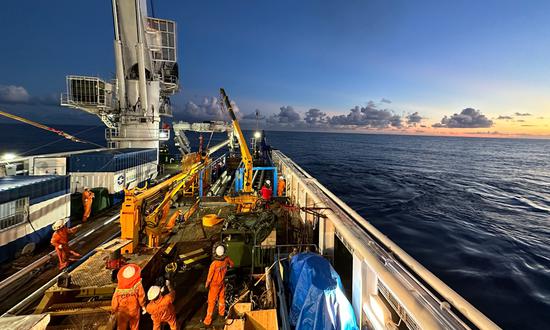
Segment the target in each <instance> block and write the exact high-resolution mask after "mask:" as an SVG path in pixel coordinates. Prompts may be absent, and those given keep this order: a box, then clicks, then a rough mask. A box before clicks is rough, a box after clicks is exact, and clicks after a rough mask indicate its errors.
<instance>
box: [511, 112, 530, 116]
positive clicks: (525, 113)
mask: <svg viewBox="0 0 550 330" xmlns="http://www.w3.org/2000/svg"><path fill="white" fill-rule="evenodd" d="M514 116H519V117H525V116H531V114H530V113H527V112H524V113H521V112H516V113H515V114H514Z"/></svg>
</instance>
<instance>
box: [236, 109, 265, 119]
mask: <svg viewBox="0 0 550 330" xmlns="http://www.w3.org/2000/svg"><path fill="white" fill-rule="evenodd" d="M241 119H242V120H256V119H258V120H264V119H265V116H263V115H262V114H260V110H258V109H256V111H255V112H253V113H247V114H245V115H243V117H242V118H241Z"/></svg>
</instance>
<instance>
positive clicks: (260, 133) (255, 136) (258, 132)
mask: <svg viewBox="0 0 550 330" xmlns="http://www.w3.org/2000/svg"><path fill="white" fill-rule="evenodd" d="M261 137H262V132H260V131H256V132H254V138H256V139H259V138H261Z"/></svg>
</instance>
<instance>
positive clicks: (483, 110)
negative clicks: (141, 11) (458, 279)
mask: <svg viewBox="0 0 550 330" xmlns="http://www.w3.org/2000/svg"><path fill="white" fill-rule="evenodd" d="M54 3H55V5H54ZM154 12H155V15H156V16H157V17H161V18H169V19H173V20H176V21H177V23H178V33H179V36H178V45H179V54H178V55H179V64H180V68H181V69H180V75H181V79H182V80H181V86H182V89H181V91H180V93H179V94H178V95H176V96H175V97H174V98H173V102H172V103H173V104H174V105H175V114H176V115H175V118H176V119H178V120H179V119H184V120H209V119H225V114H223V113H220V112H219V110H218V109H217V102H216V99H215V97H216V95H217V91H218V88H219V87H225V88H226V90H227V91H228V93H229V95H230V97H231V98H232V99H234V100H235V101H236V102H237V104H238V106H239V111H240V114H241V118H242V120H243V123H245V125H249V126H250V125H254V122H255V121H254V119H253V118H254V115H253V114H254V112H255V110H256V109H258V110H259V112H260V114H261V117H262V118H263V119H262V121H261V125H262V126H263V127H266V128H268V129H298V130H321V131H323V130H330V131H337V130H344V131H360V132H363V131H364V132H373V133H385V132H390V133H396V134H438V135H470V136H495V137H502V136H506V137H550V19H549V17H548V13H549V12H550V2H549V1H536V0H532V1H517V0H516V1H510V0H485V1H467V0H464V1H436V0H433V1H406V0H398V1H386V0H349V1H319V0H302V1H295V0H279V1H269V2H268V1H253V0H246V1H245V0H234V1H181V0H180V1H175V0H174V1H167V0H164V1H154ZM150 14H151V11H150ZM0 27H1V28H2V30H3V31H4V32H5V33H4V34H3V37H2V38H3V41H2V52H1V54H2V55H1V57H2V61H0V107H1V108H3V109H6V110H8V111H10V112H13V113H17V114H20V115H25V116H27V117H29V118H31V119H35V120H39V121H43V122H47V123H51V124H56V123H57V124H68V123H71V124H76V123H80V124H97V125H99V121H98V120H97V119H95V118H93V117H92V116H90V115H86V114H83V113H78V112H77V111H75V110H69V109H62V108H60V107H58V106H56V103H58V95H59V93H61V92H63V91H64V89H65V81H64V78H65V76H66V75H67V74H82V75H98V76H100V77H103V78H105V79H111V78H113V76H114V60H113V43H112V38H113V32H112V17H111V5H110V1H86V2H85V1H78V2H75V1H68V0H65V1H55V2H45V1H41V2H36V1H9V2H6V3H5V4H3V8H2V10H1V11H0Z"/></svg>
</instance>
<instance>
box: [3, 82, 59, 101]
mask: <svg viewBox="0 0 550 330" xmlns="http://www.w3.org/2000/svg"><path fill="white" fill-rule="evenodd" d="M0 103H2V104H29V105H52V106H58V105H59V96H58V95H57V94H49V95H44V96H32V95H30V94H29V92H28V91H27V90H26V89H25V87H23V86H15V85H0Z"/></svg>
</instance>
